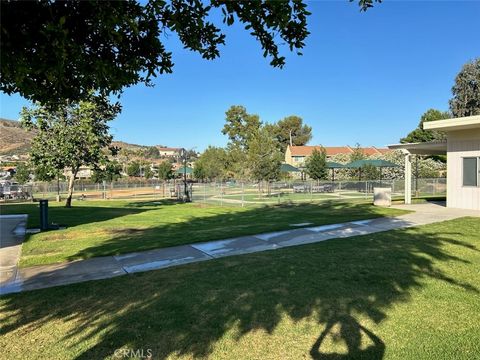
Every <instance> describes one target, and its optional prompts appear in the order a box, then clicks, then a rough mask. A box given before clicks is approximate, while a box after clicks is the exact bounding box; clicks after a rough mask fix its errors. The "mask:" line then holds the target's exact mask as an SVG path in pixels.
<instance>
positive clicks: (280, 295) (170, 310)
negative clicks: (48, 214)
mask: <svg viewBox="0 0 480 360" xmlns="http://www.w3.org/2000/svg"><path fill="white" fill-rule="evenodd" d="M462 221H464V222H466V223H465V224H464V225H463V226H462V227H458V231H456V232H452V231H451V225H450V227H449V223H450V222H445V223H443V225H442V224H440V225H437V226H436V227H434V228H432V230H431V231H422V232H420V231H419V230H416V229H408V230H395V231H389V232H385V233H377V234H373V235H365V236H358V237H355V238H350V239H348V240H347V239H345V240H332V241H327V242H322V243H318V244H311V245H305V246H299V247H293V248H286V249H280V250H276V251H273V252H264V253H256V254H250V255H244V256H236V257H231V258H224V259H218V260H213V261H208V262H203V263H197V264H190V265H185V266H180V267H175V268H170V269H165V270H160V271H152V272H148V273H141V274H135V275H129V276H124V277H119V278H115V279H109V280H102V281H95V282H88V283H82V284H75V285H70V286H65V287H57V288H52V289H45V290H39V291H33V292H29V293H28V292H27V293H21V294H15V295H8V296H5V297H3V299H0V300H1V302H2V303H3V306H2V312H3V313H4V314H5V316H4V318H3V320H1V322H0V325H1V330H0V334H1V335H2V337H5V338H6V340H5V341H8V337H10V338H14V337H15V336H18V335H19V334H20V336H21V335H22V334H24V336H25V334H28V333H31V332H32V331H42V332H48V331H54V329H55V328H54V327H55V325H54V324H55V323H58V322H59V321H61V322H62V324H65V323H69V322H72V323H73V325H72V324H71V325H70V326H69V327H68V328H67V330H65V332H62V333H61V335H59V334H58V333H57V336H56V339H55V340H54V343H52V344H51V345H50V346H52V347H54V346H60V348H59V349H64V350H65V351H71V352H72V353H71V354H72V356H71V357H74V358H76V359H94V358H95V359H96V358H104V357H108V356H113V354H114V351H115V349H119V348H122V347H123V348H130V349H151V350H152V352H153V354H154V358H155V359H166V358H168V357H175V356H186V357H191V358H202V357H207V356H209V354H211V353H212V351H213V350H214V348H215V346H216V344H218V343H219V342H221V341H226V340H225V336H226V334H227V333H228V334H229V336H228V338H230V339H231V340H230V341H232V342H238V341H241V340H242V338H243V337H244V336H246V335H252V336H254V335H253V334H256V333H257V331H258V330H261V331H263V332H265V333H266V334H267V335H266V336H267V337H268V336H271V335H273V333H274V332H275V330H276V329H277V327H278V326H280V325H281V323H282V321H284V319H285V317H287V318H288V319H291V321H293V322H294V323H297V322H300V321H309V324H310V326H312V327H313V331H315V332H316V333H317V334H318V336H317V340H316V341H315V342H314V343H313V344H312V342H311V341H310V340H309V338H308V337H306V338H302V337H299V338H298V339H295V341H296V344H297V346H303V347H304V349H303V351H304V354H310V356H311V357H312V358H313V359H346V358H359V357H360V358H365V359H381V358H383V356H384V353H385V349H386V348H387V346H388V343H385V341H384V340H383V339H381V337H380V335H378V334H375V324H380V323H382V322H384V321H385V319H387V318H388V315H389V309H390V308H393V307H394V306H396V305H397V304H400V303H404V302H408V301H409V300H410V299H411V295H412V292H413V291H415V290H417V289H421V288H422V287H424V286H425V284H426V282H431V281H440V282H442V283H444V284H445V286H447V287H454V288H458V289H459V290H462V291H466V292H470V293H475V294H478V293H479V290H478V289H477V288H476V287H475V286H474V285H472V284H469V283H468V282H465V281H464V280H463V279H462V278H461V277H459V278H456V277H454V276H452V275H451V274H449V273H447V272H445V270H442V265H444V263H448V264H449V266H451V267H454V266H458V265H459V264H469V260H467V259H468V258H469V257H471V256H472V254H476V253H477V252H478V248H476V247H475V245H472V244H471V243H467V242H465V241H463V240H461V239H462V237H463V236H466V234H471V232H470V231H471V230H472V227H476V228H478V223H477V222H475V221H478V220H477V219H463V220H462ZM462 229H465V230H464V232H462V231H463V230H462ZM472 246H473V248H472ZM477 256H478V255H477ZM453 274H457V273H456V272H453ZM442 288H443V287H442ZM372 324H373V325H372ZM372 327H373V329H372ZM25 329H28V331H26V330H25ZM287 336H288V335H287ZM297 341H298V343H297ZM335 342H341V343H343V344H345V347H344V348H346V350H345V351H343V352H341V351H338V349H337V348H336V346H333V345H331V344H332V343H335ZM365 342H366V343H368V344H367V345H365ZM24 344H25V345H24ZM58 344H60V345H58ZM79 344H83V345H82V346H80V345H79ZM85 344H88V346H86V345H85ZM22 346H26V347H32V350H31V351H34V352H35V351H37V352H38V351H40V352H41V350H39V349H37V348H35V346H34V345H31V344H29V343H28V342H27V341H24V342H22ZM258 346H262V343H260V345H258ZM230 349H231V348H230ZM62 351H63V350H62ZM32 354H33V353H32ZM241 355H242V354H240V355H239V356H241ZM231 356H234V355H231ZM243 356H244V357H248V354H243ZM273 356H275V355H274V354H273Z"/></svg>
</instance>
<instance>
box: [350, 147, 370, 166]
mask: <svg viewBox="0 0 480 360" xmlns="http://www.w3.org/2000/svg"><path fill="white" fill-rule="evenodd" d="M365 157H366V156H365V154H364V152H363V150H362V148H361V147H360V144H359V143H356V144H355V147H354V148H353V153H351V154H350V157H349V162H354V161H357V160H363V159H365Z"/></svg>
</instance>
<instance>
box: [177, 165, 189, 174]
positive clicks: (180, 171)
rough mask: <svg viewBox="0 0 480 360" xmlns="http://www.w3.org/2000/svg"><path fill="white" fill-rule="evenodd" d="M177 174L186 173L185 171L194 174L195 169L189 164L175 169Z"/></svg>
mask: <svg viewBox="0 0 480 360" xmlns="http://www.w3.org/2000/svg"><path fill="white" fill-rule="evenodd" d="M175 173H176V174H184V173H187V174H193V169H192V168H191V167H189V166H187V167H186V169H185V167H184V166H182V167H181V168H178V169H177V171H175Z"/></svg>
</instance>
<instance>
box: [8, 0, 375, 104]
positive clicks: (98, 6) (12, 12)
mask: <svg viewBox="0 0 480 360" xmlns="http://www.w3.org/2000/svg"><path fill="white" fill-rule="evenodd" d="M362 1H364V2H365V0H362ZM367 2H368V1H367ZM360 6H361V7H365V5H362V4H360ZM217 9H220V10H221V14H222V15H223V19H222V20H223V24H226V25H227V26H230V25H232V24H233V23H234V22H235V21H238V22H239V23H241V24H243V25H244V26H245V29H246V30H248V31H249V32H250V34H251V35H252V36H253V37H255V38H256V39H257V41H258V42H259V43H260V46H261V48H262V50H263V56H264V57H269V58H270V59H271V61H270V64H271V65H272V66H275V67H283V65H284V64H285V57H284V56H282V55H281V54H280V48H279V45H280V44H285V45H286V47H288V48H289V49H290V51H294V52H296V53H297V54H298V55H301V52H300V50H301V49H302V48H303V47H304V45H305V39H306V37H307V36H308V34H309V32H308V31H307V17H308V15H309V14H310V13H309V12H308V11H307V9H306V4H305V3H303V1H302V0H297V1H281V2H280V1H267V2H263V1H262V2H260V1H220V0H211V1H209V2H208V1H197V0H192V1H162V0H149V1H146V2H140V1H67V2H64V1H51V0H50V1H24V2H23V1H11V2H2V11H1V32H2V40H1V47H2V51H1V86H0V89H1V90H2V91H3V92H5V93H7V94H12V93H19V94H20V95H22V96H23V97H25V98H27V99H29V100H34V101H41V102H42V103H48V104H52V105H53V104H55V105H57V104H58V100H59V99H60V100H62V99H63V100H64V99H70V100H72V101H79V100H81V99H82V98H83V97H84V96H85V94H87V93H88V92H89V91H90V89H94V90H96V91H98V92H100V93H101V94H103V95H108V94H110V93H112V92H113V93H118V92H120V91H122V89H123V88H124V87H127V86H131V85H133V84H136V83H139V82H143V83H145V84H147V85H152V82H151V80H152V78H154V77H156V76H157V75H159V74H163V73H171V72H172V71H173V60H172V53H171V52H169V51H167V49H166V48H165V46H164V44H163V41H164V39H165V38H166V35H167V34H175V35H176V36H177V37H178V39H179V40H180V42H181V43H182V45H183V46H184V47H185V48H186V49H189V50H192V51H195V52H197V53H199V54H200V55H201V57H202V58H204V59H214V58H217V57H218V56H219V55H220V51H219V47H220V46H222V45H224V44H225V35H224V34H223V33H222V30H221V29H220V27H219V26H220V25H216V24H214V23H213V21H212V19H213V18H214V17H213V16H212V14H211V12H212V11H213V12H215V11H216V10H217ZM220 21H221V20H220ZM220 21H219V22H220ZM19 29H22V30H21V31H19Z"/></svg>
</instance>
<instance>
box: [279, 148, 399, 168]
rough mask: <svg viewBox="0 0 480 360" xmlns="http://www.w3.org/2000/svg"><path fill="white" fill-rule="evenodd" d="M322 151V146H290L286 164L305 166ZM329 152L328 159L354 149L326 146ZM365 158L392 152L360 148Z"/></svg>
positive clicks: (351, 151) (349, 152) (286, 152)
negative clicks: (315, 153)
mask: <svg viewBox="0 0 480 360" xmlns="http://www.w3.org/2000/svg"><path fill="white" fill-rule="evenodd" d="M314 149H317V150H320V149H321V145H316V146H290V145H289V146H288V147H287V150H286V151H285V163H287V164H290V165H293V166H295V167H302V166H303V165H304V164H305V160H306V159H307V158H308V157H309V156H310V155H311V154H312V152H313V150H314ZM324 149H325V151H326V152H327V159H329V158H331V157H333V156H335V155H339V154H344V155H350V154H353V152H354V149H353V148H352V147H350V146H348V145H347V146H324ZM360 149H361V150H362V151H363V153H364V154H365V156H373V155H382V154H385V153H386V152H389V151H391V150H390V149H383V148H376V147H374V146H371V147H365V148H360Z"/></svg>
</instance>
